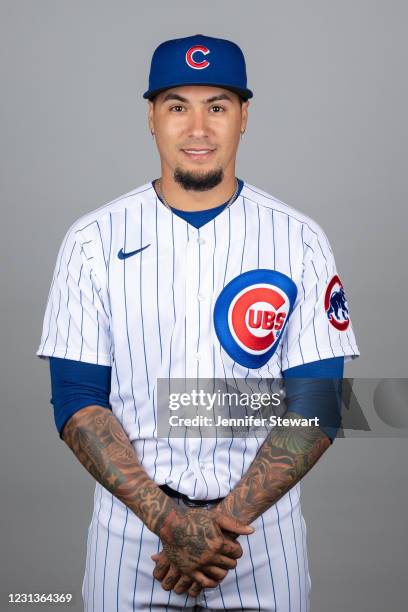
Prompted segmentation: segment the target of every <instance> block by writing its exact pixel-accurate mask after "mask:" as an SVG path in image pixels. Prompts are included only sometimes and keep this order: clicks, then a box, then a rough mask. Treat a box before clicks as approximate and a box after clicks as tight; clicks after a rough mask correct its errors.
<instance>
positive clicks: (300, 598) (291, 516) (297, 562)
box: [288, 490, 302, 612]
mask: <svg viewBox="0 0 408 612" xmlns="http://www.w3.org/2000/svg"><path fill="white" fill-rule="evenodd" d="M288 495H289V501H290V520H291V522H292V530H293V541H294V543H295V552H296V564H297V570H298V585H299V600H300V611H299V612H301V611H302V589H301V586H300V568H299V557H298V549H297V543H296V532H295V524H294V521H293V503H292V496H291V494H290V490H289V491H288Z"/></svg>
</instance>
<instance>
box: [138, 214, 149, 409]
mask: <svg viewBox="0 0 408 612" xmlns="http://www.w3.org/2000/svg"><path fill="white" fill-rule="evenodd" d="M142 244H143V206H142V205H140V248H142ZM142 271H143V251H141V253H140V259H139V303H140V321H141V325H142V343H143V355H144V362H145V371H146V383H147V397H148V398H149V399H150V382H149V371H148V368H147V358H146V342H145V332H144V324H143V292H142Z"/></svg>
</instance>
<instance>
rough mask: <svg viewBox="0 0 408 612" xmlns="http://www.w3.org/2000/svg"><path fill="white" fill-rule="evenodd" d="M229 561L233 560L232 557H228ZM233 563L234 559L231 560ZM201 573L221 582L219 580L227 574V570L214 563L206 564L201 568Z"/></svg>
mask: <svg viewBox="0 0 408 612" xmlns="http://www.w3.org/2000/svg"><path fill="white" fill-rule="evenodd" d="M230 561H233V559H230ZM233 563H235V564H236V561H233ZM203 573H204V574H205V575H206V576H208V577H209V578H213V579H214V580H217V582H221V580H224V578H225V576H226V575H227V574H228V570H227V569H224V568H221V567H218V566H216V565H207V566H205V567H204V568H203Z"/></svg>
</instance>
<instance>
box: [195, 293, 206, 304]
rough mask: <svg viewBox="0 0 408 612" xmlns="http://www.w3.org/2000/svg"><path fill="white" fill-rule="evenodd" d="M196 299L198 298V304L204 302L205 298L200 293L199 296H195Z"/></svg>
mask: <svg viewBox="0 0 408 612" xmlns="http://www.w3.org/2000/svg"><path fill="white" fill-rule="evenodd" d="M197 298H198V301H199V302H204V300H205V296H204V295H203V294H202V293H199V294H198V295H197Z"/></svg>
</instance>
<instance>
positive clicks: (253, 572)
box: [246, 536, 261, 610]
mask: <svg viewBox="0 0 408 612" xmlns="http://www.w3.org/2000/svg"><path fill="white" fill-rule="evenodd" d="M246 539H247V542H248V552H249V558H250V560H251V565H252V576H253V578H254V588H255V595H256V600H257V602H258V610H261V604H260V602H259V595H258V587H257V586H256V578H255V567H254V562H253V559H252V552H251V544H250V542H249V537H248V536H246Z"/></svg>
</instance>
